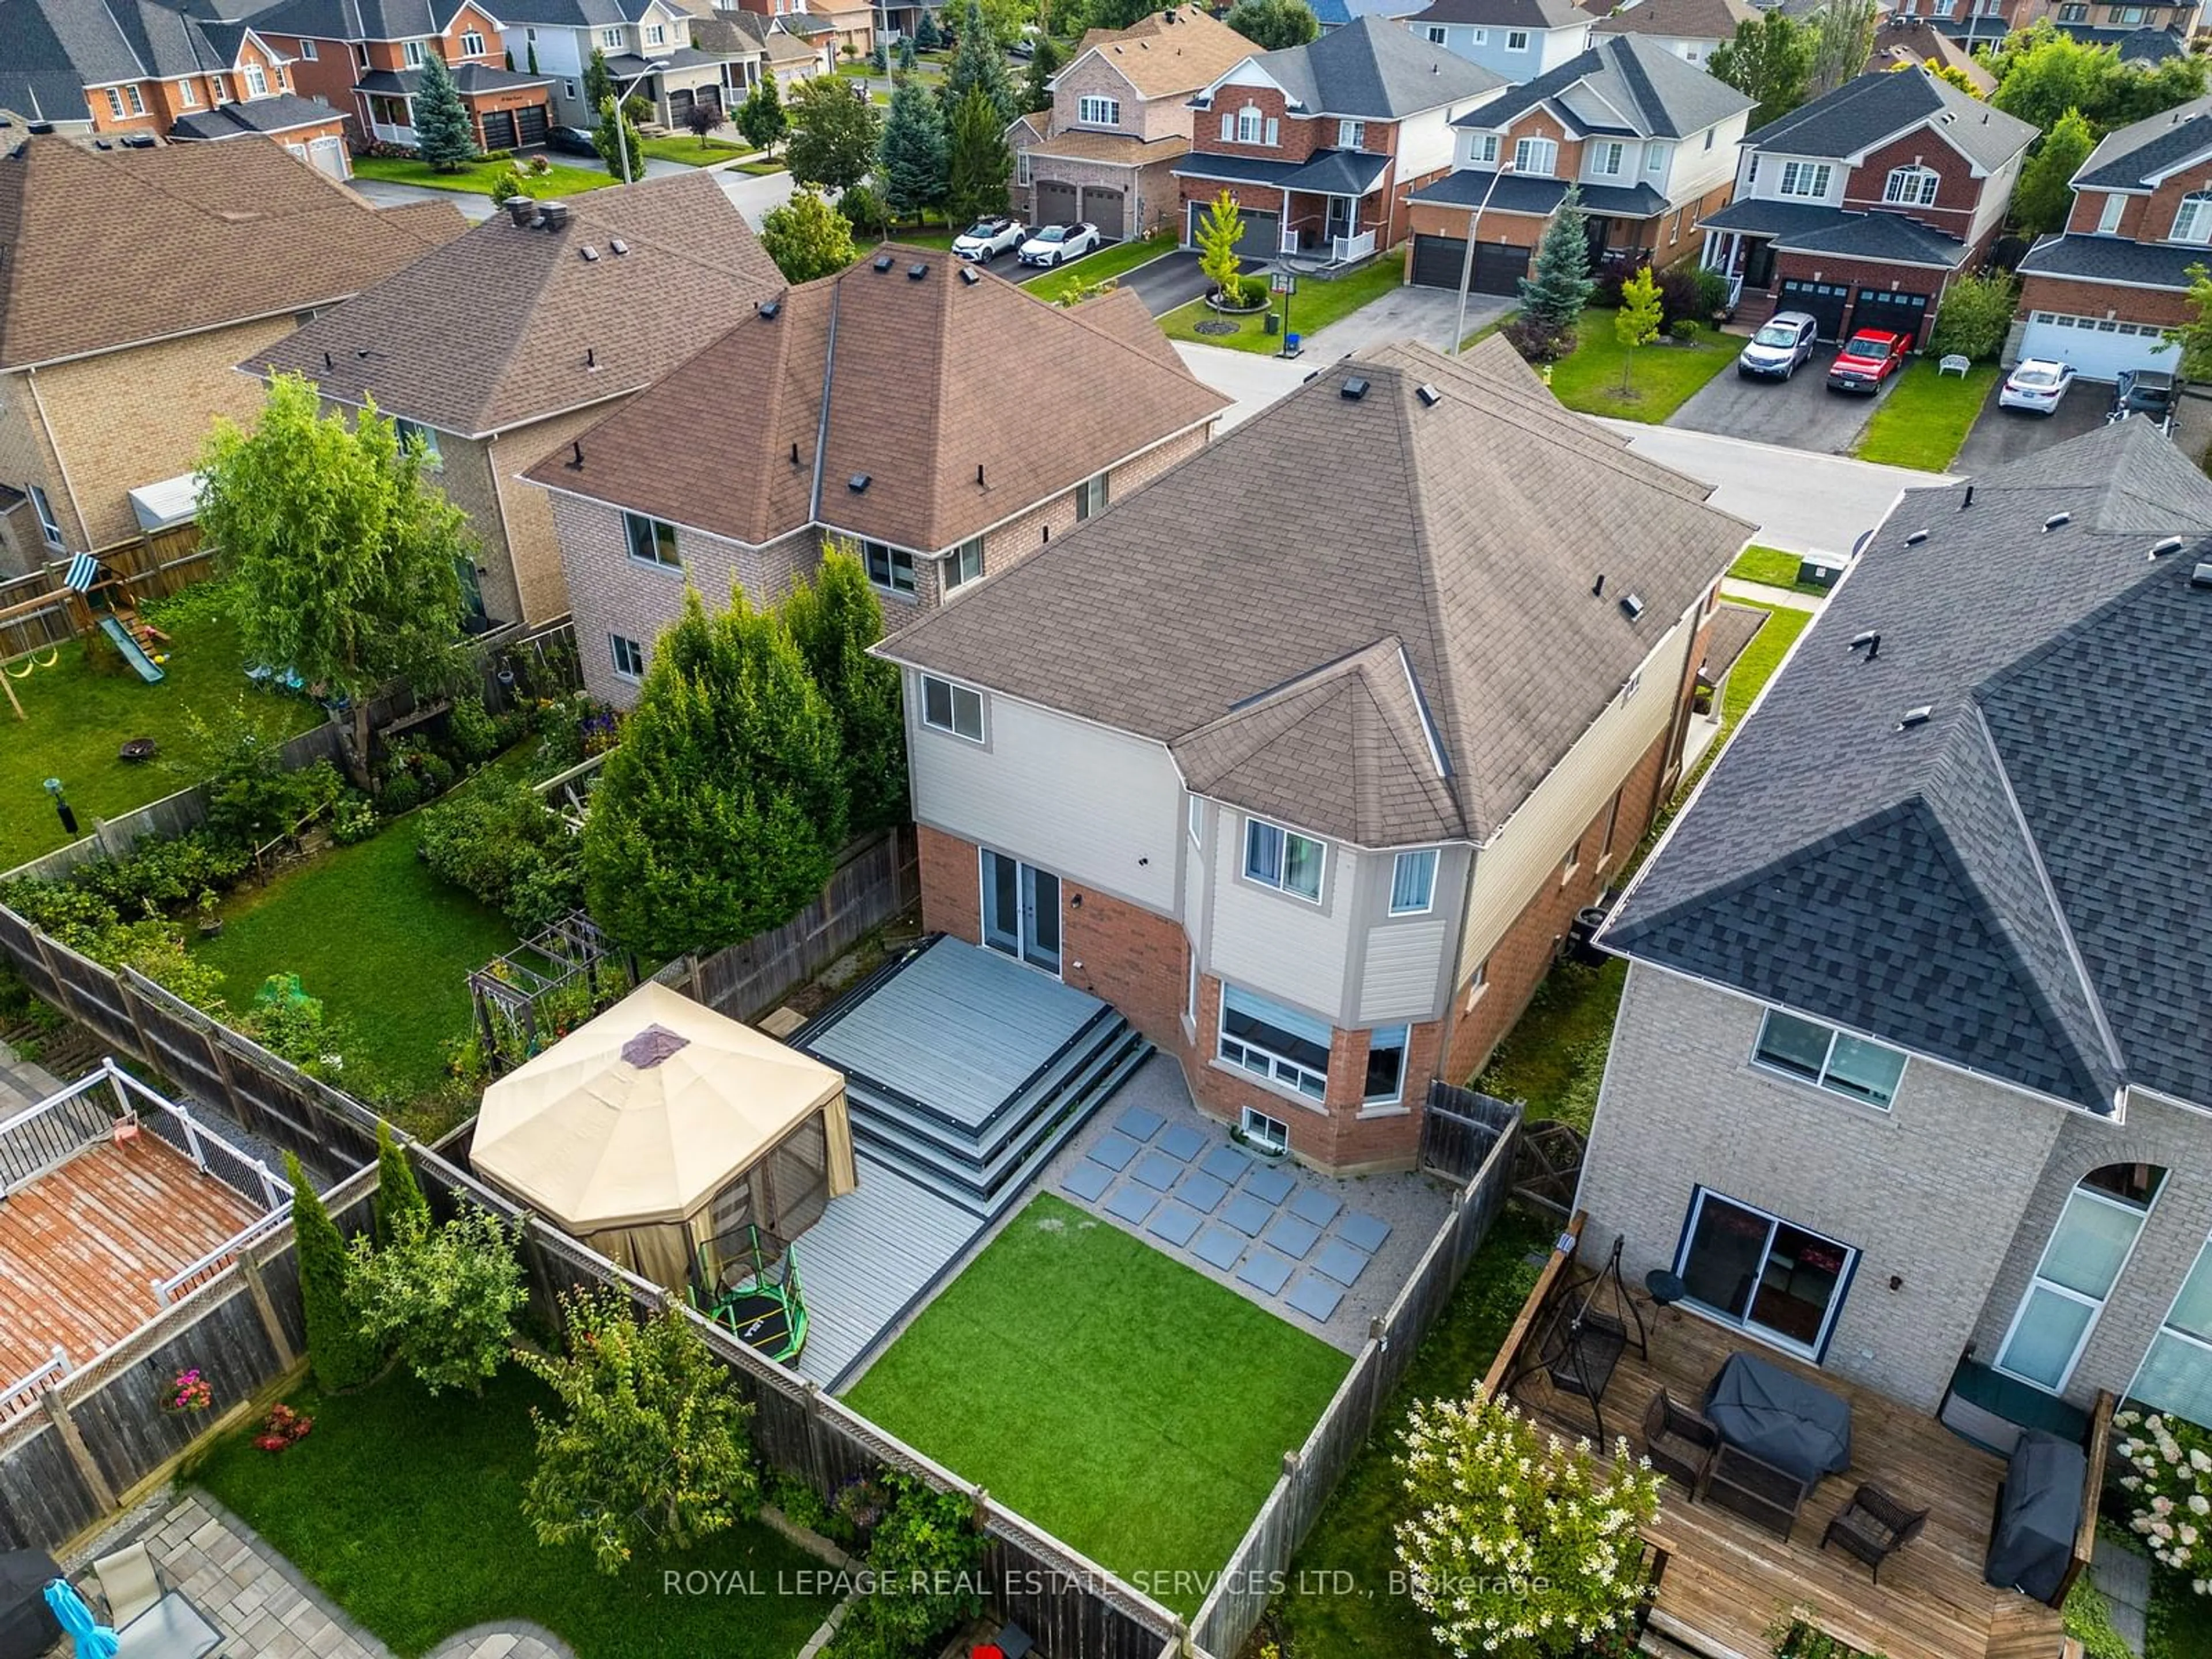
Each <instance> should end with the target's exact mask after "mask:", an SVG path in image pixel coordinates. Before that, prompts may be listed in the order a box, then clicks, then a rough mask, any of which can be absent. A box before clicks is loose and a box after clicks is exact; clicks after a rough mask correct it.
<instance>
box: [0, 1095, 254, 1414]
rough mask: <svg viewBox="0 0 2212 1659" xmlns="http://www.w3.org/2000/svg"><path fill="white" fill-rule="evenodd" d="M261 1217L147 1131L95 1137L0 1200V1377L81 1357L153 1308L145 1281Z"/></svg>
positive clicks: (112, 1340)
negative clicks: (123, 1137)
mask: <svg viewBox="0 0 2212 1659" xmlns="http://www.w3.org/2000/svg"><path fill="white" fill-rule="evenodd" d="M260 1214H261V1208H260V1206H258V1205H254V1204H249V1203H248V1202H246V1200H245V1199H243V1198H240V1196H239V1195H238V1194H236V1193H234V1192H233V1191H231V1189H230V1188H228V1187H226V1186H224V1185H223V1184H222V1182H219V1181H216V1180H214V1179H213V1178H212V1177H210V1176H204V1175H201V1174H200V1173H199V1172H198V1171H197V1170H195V1169H193V1168H192V1166H191V1162H190V1161H189V1160H188V1159H186V1158H185V1156H184V1155H183V1154H182V1153H180V1152H177V1151H176V1150H175V1149H174V1148H173V1147H172V1146H169V1145H168V1143H167V1142H166V1141H164V1140H163V1139H161V1137H160V1136H158V1135H155V1134H141V1135H139V1136H138V1137H137V1139H134V1140H130V1141H126V1142H124V1143H121V1144H118V1143H116V1142H113V1141H108V1140H102V1141H98V1142H95V1143H94V1144H93V1145H91V1146H88V1147H86V1148H85V1149H84V1150H83V1151H82V1152H79V1153H77V1154H76V1156H75V1157H74V1158H70V1160H69V1161H68V1162H67V1163H65V1164H62V1165H61V1166H60V1167H59V1168H58V1169H56V1170H52V1171H51V1172H50V1173H48V1174H46V1175H43V1176H40V1177H39V1178H38V1179H37V1180H35V1181H33V1182H30V1183H29V1184H28V1185H27V1186H26V1187H23V1188H21V1189H20V1190H19V1191H17V1192H16V1193H15V1195H14V1196H12V1197H10V1198H9V1199H8V1200H5V1201H4V1202H0V1383H9V1382H13V1381H14V1380H15V1378H17V1377H20V1376H24V1375H26V1374H27V1373H28V1372H29V1371H30V1370H33V1368H34V1367H36V1366H37V1365H39V1364H40V1363H41V1362H43V1361H45V1360H46V1359H48V1358H52V1354H53V1351H54V1348H55V1346H57V1345H58V1346H60V1347H61V1348H62V1350H63V1351H64V1352H66V1353H67V1354H68V1355H69V1358H70V1364H72V1365H79V1364H83V1363H84V1362H85V1361H87V1360H88V1359H90V1358H93V1357H94V1355H96V1354H98V1353H100V1352H101V1351H102V1350H104V1349H106V1348H107V1347H108V1346H111V1345H112V1344H114V1343H116V1342H118V1341H120V1340H122V1339H123V1338H125V1337H126V1336H128V1335H130V1334H131V1332H133V1331H135V1330H137V1328H138V1327H139V1326H141V1325H143V1323H145V1322H146V1321H147V1320H148V1319H149V1318H150V1317H151V1316H153V1315H154V1313H155V1311H156V1308H157V1305H158V1304H156V1303H155V1300H154V1292H153V1291H152V1289H151V1281H153V1280H154V1279H161V1278H165V1277H167V1276H168V1275H169V1274H172V1273H175V1272H176V1271H177V1269H178V1268H179V1267H184V1266H185V1265H186V1264H187V1263H188V1262H191V1261H197V1260H198V1259H199V1257H201V1256H202V1255H205V1254H206V1253H207V1252H208V1251H210V1250H211V1249H214V1248H215V1247H216V1245H218V1244H220V1243H222V1242H223V1241H224V1240H225V1239H227V1238H228V1237H231V1236H232V1235H233V1234H234V1233H236V1232H237V1231H239V1230H240V1228H242V1227H244V1226H246V1225H247V1224H248V1223H249V1222H251V1221H252V1220H253V1219H254V1218H257V1217H258V1216H259V1215H260Z"/></svg>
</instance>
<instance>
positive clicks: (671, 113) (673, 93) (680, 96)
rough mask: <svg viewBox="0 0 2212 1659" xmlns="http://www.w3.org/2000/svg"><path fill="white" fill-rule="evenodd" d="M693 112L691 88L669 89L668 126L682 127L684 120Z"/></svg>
mask: <svg viewBox="0 0 2212 1659" xmlns="http://www.w3.org/2000/svg"><path fill="white" fill-rule="evenodd" d="M690 112H691V88H689V87H671V88H669V89H668V125H670V126H671V127H680V126H682V125H684V117H685V116H687V115H689V114H690Z"/></svg>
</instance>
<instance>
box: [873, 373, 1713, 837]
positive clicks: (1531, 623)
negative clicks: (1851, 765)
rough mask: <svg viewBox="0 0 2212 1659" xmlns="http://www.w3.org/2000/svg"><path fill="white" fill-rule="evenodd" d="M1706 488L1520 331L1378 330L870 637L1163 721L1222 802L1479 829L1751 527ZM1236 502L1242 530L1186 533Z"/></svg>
mask: <svg viewBox="0 0 2212 1659" xmlns="http://www.w3.org/2000/svg"><path fill="white" fill-rule="evenodd" d="M1355 378H1356V379H1359V380H1365V381H1366V382H1367V383H1368V385H1367V389H1366V391H1365V392H1364V395H1363V396H1361V397H1359V398H1356V399H1354V398H1346V396H1345V395H1344V392H1345V389H1346V386H1347V385H1348V383H1349V382H1350V381H1352V380H1354V379H1355ZM1425 384H1426V385H1429V386H1433V387H1434V388H1435V389H1436V390H1437V392H1439V393H1440V394H1441V395H1440V396H1439V397H1438V398H1437V401H1436V402H1435V403H1434V404H1429V403H1427V402H1425V401H1424V400H1423V398H1421V397H1420V395H1419V388H1420V387H1421V386H1423V385H1425ZM1708 493H1709V490H1708V488H1707V486H1705V485H1704V484H1701V483H1695V482H1693V481H1692V480H1691V479H1688V478H1686V477H1682V476H1681V475H1680V474H1679V473H1676V472H1672V471H1668V469H1666V468H1664V467H1662V466H1659V465H1656V464H1654V463H1652V462H1650V461H1648V460H1645V459H1642V458H1641V457H1638V456H1637V455H1634V454H1632V453H1630V451H1629V450H1628V448H1627V447H1626V444H1625V443H1624V442H1623V441H1621V440H1620V439H1619V438H1617V437H1615V436H1613V435H1612V434H1611V433H1608V432H1606V431H1604V430H1602V429H1601V428H1598V427H1596V426H1595V425H1594V424H1592V423H1590V422H1586V421H1584V420H1583V419H1582V418H1580V417H1579V416H1574V415H1571V414H1569V413H1567V412H1566V411H1565V410H1563V409H1561V408H1560V407H1559V403H1558V402H1557V400H1556V399H1554V398H1553V397H1552V395H1551V393H1550V392H1547V390H1545V389H1544V387H1543V386H1541V384H1539V383H1538V381H1537V380H1536V378H1535V376H1534V374H1532V373H1531V372H1530V370H1529V369H1528V366H1527V365H1526V364H1524V363H1523V362H1521V360H1520V358H1519V357H1518V356H1516V355H1515V353H1514V351H1513V349H1512V348H1511V347H1510V346H1508V345H1506V344H1505V343H1504V342H1503V341H1502V340H1498V339H1496V338H1492V339H1489V340H1485V341H1483V342H1481V343H1479V344H1478V345H1476V346H1475V347H1474V348H1473V349H1470V350H1469V351H1468V353H1467V355H1466V356H1462V357H1460V358H1457V359H1453V358H1448V357H1445V356H1442V355H1441V354H1439V353H1437V352H1434V351H1431V350H1430V349H1427V348H1425V347H1423V346H1416V345H1392V346H1387V347H1384V348H1382V349H1378V350H1376V351H1374V352H1372V353H1370V354H1368V355H1366V356H1359V357H1352V358H1348V359H1346V360H1344V361H1342V362H1338V363H1335V364H1334V365H1332V366H1331V367H1329V368H1326V369H1324V370H1322V373H1321V374H1319V375H1318V376H1317V377H1316V379H1314V380H1310V381H1309V382H1308V383H1307V384H1306V385H1304V386H1302V387H1300V388H1299V389H1298V390H1297V391H1296V392H1292V393H1291V394H1290V396H1288V397H1286V398H1283V399H1281V400H1280V401H1279V402H1278V403H1276V404H1273V405H1271V406H1270V407H1269V408H1267V409H1266V410H1262V411H1261V413H1260V414H1258V415H1255V416H1253V417H1252V418H1251V419H1250V420H1249V421H1247V422H1244V423H1243V425H1242V426H1240V427H1238V428H1237V429H1236V430H1235V431H1233V432H1231V433H1230V434H1229V435H1228V436H1227V437H1225V438H1224V439H1222V440H1221V441H1219V442H1218V443H1216V444H1213V445H1212V446H1210V447H1208V448H1206V450H1205V451H1203V452H1202V453H1200V454H1198V455H1196V456H1194V457H1193V458H1192V459H1188V460H1187V461H1185V462H1183V463H1182V465H1179V466H1177V467H1176V468H1175V469H1173V470H1172V471H1170V472H1168V473H1167V474H1165V475H1164V477H1161V478H1159V479H1158V480H1157V481H1156V482H1154V483H1151V484H1149V485H1147V486H1146V488H1145V489H1141V490H1139V491H1138V492H1136V493H1135V494H1134V495H1130V496H1127V497H1126V498H1125V499H1122V500H1120V501H1115V502H1114V503H1113V505H1112V506H1110V507H1108V508H1107V510H1106V511H1105V512H1104V513H1101V514H1098V515H1097V516H1096V517H1094V518H1092V519H1091V520H1090V521H1089V522H1088V523H1086V524H1085V525H1083V526H1079V528H1078V529H1076V530H1075V531H1074V532H1073V533H1071V534H1068V535H1065V536H1054V538H1052V540H1051V542H1050V543H1048V544H1047V545H1046V546H1045V547H1044V548H1043V549H1042V550H1040V551H1038V552H1036V553H1033V554H1031V555H1030V556H1029V557H1028V558H1026V559H1024V560H1023V561H1022V562H1020V563H1018V564H1017V565H1014V566H1012V567H1011V568H1007V569H1006V570H1004V571H1001V572H999V573H997V574H994V575H990V576H987V577H986V578H985V579H984V580H983V581H982V582H981V584H980V585H979V586H976V587H975V588H974V589H973V590H972V591H971V590H968V589H963V591H962V597H961V599H960V602H959V603H958V604H957V605H947V606H945V607H944V608H943V609H941V610H939V611H934V612H933V613H931V614H930V615H928V616H927V617H923V618H922V619H921V620H920V621H918V622H916V623H914V624H913V625H912V626H911V627H909V628H908V629H905V630H904V631H903V632H902V633H900V634H899V635H896V637H895V638H893V639H891V640H890V641H886V642H885V644H884V646H883V647H880V649H881V651H882V653H883V654H884V655H886V656H889V657H890V658H892V659H895V660H897V661H900V662H904V663H909V664H913V665H917V666H921V667H924V668H928V669H931V670H933V671H937V672H940V673H945V674H949V675H951V676H953V677H954V678H958V679H962V680H965V681H968V682H969V683H971V684H978V685H983V686H987V687H991V688H993V689H994V690H1000V691H1002V692H1005V693H1006V694H1007V695H1009V696H1017V697H1020V698H1023V699H1024V700H1025V701H1029V702H1036V703H1041V704H1043V705H1044V706H1046V707H1048V708H1058V709H1061V710H1064V711H1066V712H1067V713H1069V714H1076V715H1079V716H1081V717H1083V718H1085V719H1088V720H1097V721H1099V722H1101V723H1103V724H1104V725H1108V726H1113V727H1115V728H1116V729H1117V730H1121V731H1124V732H1135V733H1138V734H1139V735H1141V736H1145V737H1148V738H1154V739H1156V740H1158V741H1159V742H1161V743H1164V744H1167V745H1168V746H1169V747H1170V750H1172V751H1173V753H1174V754H1175V756H1176V760H1177V763H1179V764H1180V765H1181V766H1182V769H1183V770H1184V774H1185V775H1186V776H1187V777H1189V778H1191V779H1193V780H1194V782H1195V783H1196V787H1200V788H1201V789H1202V790H1204V791H1205V792H1206V793H1209V794H1213V795H1215V796H1216V797H1217V798H1219V799H1227V800H1231V801H1233V802H1235V803H1237V804H1238V805H1244V806H1248V807H1250V808H1253V809H1255V810H1258V811H1268V812H1272V813H1274V814H1277V815H1279V816H1280V817H1284V818H1285V819H1287V820H1288V821H1289V822H1291V823H1294V824H1297V825H1298V826H1299V827H1301V828H1303V829H1310V830H1313V831H1315V832H1317V833H1319V834H1322V835H1325V836H1337V837H1340V838H1342V839H1346V840H1349V841H1352V842H1357V843H1358V844H1360V845H1363V846H1370V847H1373V846H1386V847H1387V846H1407V845H1414V844H1419V843H1420V842H1436V841H1438V840H1446V839H1458V840H1475V841H1481V840H1484V839H1486V838H1487V837H1488V836H1490V835H1491V834H1492V832H1494V831H1495V830H1496V829H1498V826H1499V825H1500V824H1501V823H1504V821H1505V820H1506V818H1508V817H1510V815H1511V814H1512V813H1513V811H1515V810H1516V808H1518V807H1519V806H1520V805H1522V802H1523V801H1524V800H1526V799H1527V798H1528V793H1529V792H1530V791H1531V790H1533V789H1534V787H1536V785H1537V784H1538V783H1539V782H1541V781H1542V780H1543V778H1544V777H1546V776H1547V775H1548V774H1549V773H1550V771H1551V769H1552V768H1553V766H1555V765H1556V764H1557V763H1559V759H1560V758H1561V757H1563V756H1565V754H1566V753H1567V751H1568V750H1570V749H1571V748H1572V746H1573V745H1574V744H1575V742H1576V741H1577V738H1580V737H1581V736H1582V734H1583V732H1585V731H1586V730H1587V729H1588V728H1589V724H1590V722H1591V721H1592V720H1595V719H1596V718H1597V716H1598V715H1599V714H1601V713H1602V712H1603V711H1604V710H1605V708H1606V707H1607V705H1608V704H1609V703H1610V702H1612V701H1613V699H1614V698H1615V697H1617V696H1619V695H1620V690H1621V688H1622V687H1623V686H1624V685H1625V684H1626V683H1627V681H1628V679H1629V678H1630V676H1631V675H1632V674H1634V673H1635V672H1636V671H1637V670H1638V666H1639V665H1641V664H1642V663H1643V662H1644V659H1646V658H1647V657H1648V656H1649V655H1650V653H1651V651H1652V649H1653V648H1654V647H1656V645H1657V643H1658V641H1659V640H1660V638H1661V637H1662V635H1664V634H1665V633H1666V631H1667V629H1669V628H1670V627H1672V626H1674V623H1675V621H1676V619H1677V618H1678V617H1680V616H1681V615H1682V614H1683V613H1684V612H1685V611H1688V610H1689V609H1690V608H1691V607H1692V606H1693V605H1696V604H1697V603H1698V600H1699V596H1700V595H1701V594H1702V593H1703V592H1705V589H1706V588H1707V587H1708V586H1711V583H1712V582H1713V580H1715V578H1716V577H1717V575H1718V574H1720V572H1721V571H1722V570H1723V569H1724V568H1726V567H1727V565H1728V563H1729V560H1730V559H1731V557H1732V556H1734V553H1735V550H1736V549H1737V548H1738V547H1740V546H1741V544H1742V543H1743V541H1744V539H1745V538H1746V537H1747V536H1748V534H1749V533H1750V529H1751V526H1748V525H1747V524H1745V523H1743V522H1742V521H1741V520H1737V519H1734V518H1731V517H1729V515H1727V514H1725V513H1719V512H1717V511H1715V510H1714V509H1713V508H1711V507H1708V506H1707V505H1706V504H1705V497H1706V495H1708ZM1225 501H1233V502H1234V503H1236V509H1235V510H1236V517H1237V525H1236V529H1235V532H1234V533H1233V534H1225V535H1214V534H1208V533H1194V528H1193V527H1194V526H1199V525H1203V524H1206V523H1210V522H1212V521H1214V520H1218V517H1219V515H1220V513H1221V509H1222V504H1223V503H1224V502H1225ZM1598 574H1603V575H1604V576H1605V577H1606V579H1607V580H1606V586H1605V592H1604V594H1603V595H1602V596H1597V595H1594V594H1593V593H1592V592H1591V586H1592V581H1593V579H1594V578H1595V576H1597V575H1598ZM1628 592H1636V593H1638V595H1640V596H1641V597H1642V599H1643V600H1644V612H1643V615H1642V617H1641V618H1640V620H1638V621H1633V622H1632V621H1631V620H1630V619H1629V618H1628V617H1627V615H1626V612H1624V611H1623V610H1622V609H1621V606H1620V599H1621V596H1622V595H1624V594H1626V593H1628ZM1255 596H1262V597H1260V598H1257V599H1255ZM1646 695H1650V694H1649V693H1646ZM1430 720H1433V722H1434V732H1435V736H1434V740H1433V745H1432V743H1431V735H1430V727H1429V721H1430ZM1438 754H1440V755H1441V757H1442V761H1443V764H1442V765H1441V767H1440V766H1439V765H1438V763H1437V755H1438ZM1198 780H1203V782H1196V781H1198Z"/></svg>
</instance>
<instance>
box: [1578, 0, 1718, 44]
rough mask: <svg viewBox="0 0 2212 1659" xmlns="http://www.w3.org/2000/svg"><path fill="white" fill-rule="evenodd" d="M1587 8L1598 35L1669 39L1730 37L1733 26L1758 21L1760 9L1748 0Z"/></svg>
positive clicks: (1639, 1)
mask: <svg viewBox="0 0 2212 1659" xmlns="http://www.w3.org/2000/svg"><path fill="white" fill-rule="evenodd" d="M1589 12H1590V14H1591V15H1595V17H1596V18H1597V32H1598V33H1600V34H1650V35H1656V36H1657V37H1659V38H1660V39H1662V40H1735V31H1736V25H1738V24H1739V23H1755V22H1757V21H1759V9H1758V8H1757V7H1755V6H1753V5H1750V4H1748V3H1747V0H1634V3H1632V4H1630V5H1626V6H1620V7H1607V4H1606V3H1605V0H1594V3H1593V4H1592V5H1591V7H1590V8H1589Z"/></svg>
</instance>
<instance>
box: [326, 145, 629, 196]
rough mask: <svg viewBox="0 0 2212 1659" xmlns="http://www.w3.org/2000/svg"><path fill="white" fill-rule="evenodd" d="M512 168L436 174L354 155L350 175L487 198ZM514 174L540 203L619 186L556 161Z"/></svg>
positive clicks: (397, 160)
mask: <svg viewBox="0 0 2212 1659" xmlns="http://www.w3.org/2000/svg"><path fill="white" fill-rule="evenodd" d="M513 166H514V164H513V162H512V161H471V162H468V163H466V164H465V165H464V166H463V167H460V168H459V170H458V171H455V172H453V173H439V172H437V171H435V169H434V168H432V167H431V166H430V164H429V163H428V162H427V161H416V160H415V159H414V158H413V157H412V156H407V155H357V156H356V157H355V158H354V163H353V171H354V176H355V177H356V179H382V180H383V181H384V182H385V183H386V184H390V185H419V186H421V187H422V189H424V190H457V191H461V192H462V193H463V194H464V195H469V196H489V195H490V194H491V182H492V179H494V178H495V176H496V175H498V174H499V173H501V172H503V171H505V170H506V169H507V168H509V167H513ZM515 170H516V171H517V172H520V173H521V174H522V187H523V189H524V190H526V191H528V192H529V193H530V194H531V195H532V196H534V197H538V199H539V200H541V201H546V200H550V199H551V198H553V197H558V196H574V195H575V194H576V193H577V192H578V191H585V190H605V188H606V187H607V186H608V185H616V184H620V183H621V182H622V181H621V180H620V179H617V178H616V177H615V176H614V175H613V174H612V173H594V172H593V171H592V169H590V168H589V167H565V166H563V165H562V164H561V163H559V162H557V161H556V162H555V163H553V164H552V166H550V167H548V168H547V169H546V170H545V171H544V173H532V172H531V171H530V170H529V169H528V168H526V167H521V168H516V169H515Z"/></svg>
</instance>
